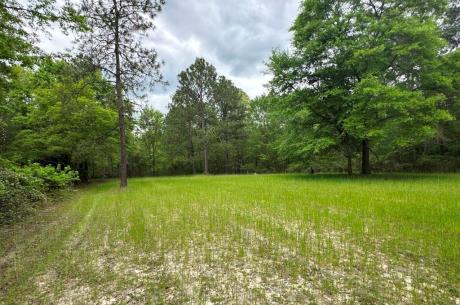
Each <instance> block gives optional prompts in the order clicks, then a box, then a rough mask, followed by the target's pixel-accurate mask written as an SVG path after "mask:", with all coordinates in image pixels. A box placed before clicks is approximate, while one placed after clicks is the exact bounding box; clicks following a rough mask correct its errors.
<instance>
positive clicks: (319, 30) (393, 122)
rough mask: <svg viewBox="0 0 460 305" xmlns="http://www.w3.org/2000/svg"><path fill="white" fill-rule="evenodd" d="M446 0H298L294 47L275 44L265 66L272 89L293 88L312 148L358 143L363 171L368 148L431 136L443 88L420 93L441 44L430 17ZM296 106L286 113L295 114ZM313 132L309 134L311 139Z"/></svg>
mask: <svg viewBox="0 0 460 305" xmlns="http://www.w3.org/2000/svg"><path fill="white" fill-rule="evenodd" d="M446 4H447V3H446V1H442V0H441V1H429V0H427V1H421V2H420V1H403V2H401V1H399V0H389V1H374V0H368V1H352V0H349V1H338V0H327V1H316V0H305V1H303V2H302V5H301V10H300V14H299V16H298V17H297V19H296V21H295V23H294V26H293V27H292V31H293V33H294V38H293V47H294V51H293V52H292V53H289V52H282V51H276V52H274V54H273V55H272V58H271V61H270V64H269V67H270V69H271V71H272V72H273V74H274V78H273V81H272V82H271V85H272V88H273V91H274V92H277V93H281V94H285V95H290V99H289V102H288V103H287V104H286V107H288V108H289V109H291V110H292V111H293V112H295V113H298V119H299V121H298V126H303V128H301V129H299V132H305V131H306V130H307V131H306V132H307V133H310V135H311V137H310V136H309V137H308V138H309V140H308V142H310V143H312V144H313V145H311V149H312V150H316V151H318V152H319V151H324V150H328V149H333V148H335V147H337V146H340V147H343V148H344V149H343V150H344V151H348V150H349V151H350V152H353V151H354V149H353V148H352V149H347V148H346V147H347V146H349V145H354V143H356V142H358V143H360V145H361V150H362V154H361V155H362V156H361V157H362V173H363V174H369V173H370V171H371V168H370V149H371V146H372V145H374V146H375V147H377V146H379V144H382V146H386V147H387V148H388V147H393V148H394V149H399V148H401V147H403V146H406V145H412V144H414V143H415V142H420V141H422V140H423V139H425V138H426V137H430V136H433V135H434V134H435V131H436V128H435V127H436V124H437V123H438V122H440V121H443V120H446V119H449V116H448V114H447V113H446V112H444V111H443V110H441V109H439V108H438V107H437V106H438V105H437V104H438V103H440V102H441V101H442V100H443V97H442V96H441V95H436V96H427V95H425V94H424V92H423V88H422V87H423V86H422V76H423V74H424V73H425V72H426V71H429V70H430V69H434V68H436V66H437V62H438V60H439V54H440V51H441V50H442V48H443V47H444V43H443V40H442V39H441V31H440V29H439V27H438V25H437V24H436V22H435V19H436V18H439V17H440V16H442V15H443V13H444V12H445V11H446ZM293 114H294V113H291V115H293ZM310 139H311V140H310Z"/></svg>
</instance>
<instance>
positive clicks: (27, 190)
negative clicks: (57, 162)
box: [0, 164, 78, 224]
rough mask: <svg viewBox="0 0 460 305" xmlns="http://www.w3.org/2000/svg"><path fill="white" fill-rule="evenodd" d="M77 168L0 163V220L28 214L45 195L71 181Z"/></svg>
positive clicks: (18, 218)
mask: <svg viewBox="0 0 460 305" xmlns="http://www.w3.org/2000/svg"><path fill="white" fill-rule="evenodd" d="M77 180H78V172H76V171H72V170H71V169H70V168H68V167H66V168H64V170H61V169H60V167H59V166H58V167H57V168H54V167H52V166H40V165H39V164H31V165H28V166H25V167H17V166H8V167H5V166H0V224H5V223H12V222H15V221H18V220H21V219H23V218H24V217H26V216H27V215H29V214H31V213H32V212H33V211H34V210H35V208H36V207H37V205H38V204H39V203H40V202H41V201H43V200H45V199H46V197H47V195H48V194H49V193H50V192H52V191H55V190H57V189H61V188H65V187H67V186H70V185H72V184H73V183H74V182H75V181H77Z"/></svg>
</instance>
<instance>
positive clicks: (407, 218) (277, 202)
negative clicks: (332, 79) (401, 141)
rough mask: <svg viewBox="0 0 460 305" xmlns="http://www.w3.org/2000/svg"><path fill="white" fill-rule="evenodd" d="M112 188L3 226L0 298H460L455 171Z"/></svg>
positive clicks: (173, 180)
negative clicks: (440, 173)
mask: <svg viewBox="0 0 460 305" xmlns="http://www.w3.org/2000/svg"><path fill="white" fill-rule="evenodd" d="M117 185H118V184H117V182H116V181H108V182H104V183H97V184H93V185H90V186H88V187H84V188H81V189H78V190H77V191H75V194H74V195H73V196H72V198H71V199H69V200H66V201H64V202H62V203H60V204H58V205H55V206H53V207H48V208H46V209H44V210H43V211H41V212H39V213H38V214H37V215H36V216H34V217H32V218H31V219H30V220H29V221H27V222H25V223H22V224H18V225H15V226H9V227H4V228H0V275H1V276H0V304H2V305H3V304H5V305H6V304H62V305H64V304H65V305H69V304H101V305H102V304H105V305H108V304H438V305H439V304H456V305H458V304H460V175H392V176H388V175H386V176H385V175H376V176H372V177H368V178H362V177H353V178H348V177H346V176H333V175H323V176H307V175H251V176H216V177H213V176H209V177H205V176H195V177H168V178H145V179H132V180H130V185H129V188H128V189H127V190H126V191H123V192H121V191H119V190H118V187H117Z"/></svg>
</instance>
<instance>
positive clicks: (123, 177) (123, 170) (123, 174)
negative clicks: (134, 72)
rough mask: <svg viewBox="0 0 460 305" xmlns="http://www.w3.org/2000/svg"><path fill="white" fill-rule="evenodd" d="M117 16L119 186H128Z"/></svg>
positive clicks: (116, 21)
mask: <svg viewBox="0 0 460 305" xmlns="http://www.w3.org/2000/svg"><path fill="white" fill-rule="evenodd" d="M118 29H119V25H118V17H115V64H116V68H115V87H116V91H117V110H118V129H119V133H120V187H121V188H124V187H127V186H128V156H127V152H126V126H125V107H124V105H123V88H122V80H121V64H120V37H119V32H118Z"/></svg>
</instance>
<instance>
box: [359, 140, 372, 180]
mask: <svg viewBox="0 0 460 305" xmlns="http://www.w3.org/2000/svg"><path fill="white" fill-rule="evenodd" d="M361 145H362V154H361V158H362V165H361V173H362V174H363V175H369V174H370V173H371V164H370V161H369V140H367V139H366V140H363V141H362V143H361Z"/></svg>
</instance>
